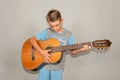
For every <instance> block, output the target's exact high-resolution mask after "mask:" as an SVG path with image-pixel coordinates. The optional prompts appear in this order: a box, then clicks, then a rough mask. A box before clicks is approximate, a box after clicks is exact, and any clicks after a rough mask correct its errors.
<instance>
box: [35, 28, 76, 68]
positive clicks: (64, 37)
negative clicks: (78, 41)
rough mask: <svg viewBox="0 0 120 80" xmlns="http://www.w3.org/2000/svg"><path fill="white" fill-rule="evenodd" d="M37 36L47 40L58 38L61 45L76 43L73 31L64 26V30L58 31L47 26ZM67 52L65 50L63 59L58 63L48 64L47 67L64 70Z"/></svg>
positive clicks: (39, 38)
mask: <svg viewBox="0 0 120 80" xmlns="http://www.w3.org/2000/svg"><path fill="white" fill-rule="evenodd" d="M36 38H37V39H38V40H47V39H49V38H56V39H57V40H59V41H60V43H61V45H71V44H74V36H73V35H72V33H71V32H70V31H68V30H66V29H65V28H64V30H63V32H61V33H57V32H55V31H53V30H52V29H51V28H46V29H44V30H43V31H41V32H40V33H38V34H36ZM65 54H66V51H65V52H63V54H62V57H61V60H60V61H59V63H57V64H47V65H46V66H45V68H47V69H49V70H63V69H64V63H65Z"/></svg>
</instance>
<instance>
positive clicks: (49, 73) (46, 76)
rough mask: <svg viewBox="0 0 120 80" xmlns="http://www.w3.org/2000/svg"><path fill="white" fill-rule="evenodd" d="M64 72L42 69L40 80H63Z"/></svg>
mask: <svg viewBox="0 0 120 80" xmlns="http://www.w3.org/2000/svg"><path fill="white" fill-rule="evenodd" d="M62 74H63V71H62V70H47V69H45V68H42V69H40V73H39V76H38V80H62Z"/></svg>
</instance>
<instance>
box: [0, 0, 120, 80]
mask: <svg viewBox="0 0 120 80" xmlns="http://www.w3.org/2000/svg"><path fill="white" fill-rule="evenodd" d="M51 9H58V10H59V11H60V12H61V13H62V15H63V18H64V24H63V25H64V26H65V28H67V29H68V30H70V31H72V32H73V34H74V36H75V39H76V42H86V41H94V40H97V39H109V40H111V41H112V42H113V44H112V46H111V47H110V49H109V51H107V52H106V53H102V54H99V53H96V52H94V51H90V52H89V54H86V55H80V56H78V57H73V58H72V57H71V56H70V55H67V60H66V65H65V70H64V75H63V80H120V51H119V50H120V49H119V45H120V42H119V41H120V38H119V33H120V32H119V31H120V0H0V80H37V76H38V73H33V72H32V73H31V72H26V71H25V70H24V69H23V67H22V64H21V49H22V44H23V43H24V41H25V40H26V39H27V38H30V37H31V36H33V35H35V34H36V33H38V32H39V31H41V30H42V29H44V28H46V27H47V26H48V24H47V22H46V19H45V17H46V14H47V12H48V11H49V10H51Z"/></svg>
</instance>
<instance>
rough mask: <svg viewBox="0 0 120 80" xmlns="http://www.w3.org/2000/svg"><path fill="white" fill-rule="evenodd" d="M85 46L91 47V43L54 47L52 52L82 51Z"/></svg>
mask: <svg viewBox="0 0 120 80" xmlns="http://www.w3.org/2000/svg"><path fill="white" fill-rule="evenodd" d="M84 45H88V46H91V42H86V43H77V44H72V45H65V46H57V47H52V52H61V51H67V50H73V49H80V48H83V46H84Z"/></svg>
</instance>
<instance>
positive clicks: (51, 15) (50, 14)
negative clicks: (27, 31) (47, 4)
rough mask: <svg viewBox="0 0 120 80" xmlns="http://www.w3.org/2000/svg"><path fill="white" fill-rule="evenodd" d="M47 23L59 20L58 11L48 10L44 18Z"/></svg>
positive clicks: (59, 14)
mask: <svg viewBox="0 0 120 80" xmlns="http://www.w3.org/2000/svg"><path fill="white" fill-rule="evenodd" d="M46 19H47V21H48V22H49V21H50V22H54V21H57V20H61V13H60V12H59V11H58V10H55V9H54V10H50V11H49V12H48V14H47V16H46Z"/></svg>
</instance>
